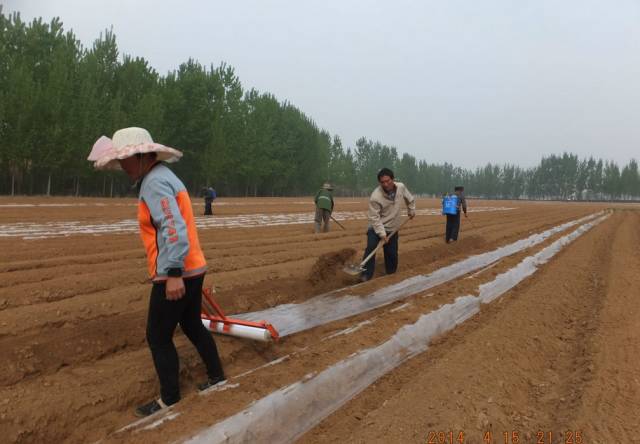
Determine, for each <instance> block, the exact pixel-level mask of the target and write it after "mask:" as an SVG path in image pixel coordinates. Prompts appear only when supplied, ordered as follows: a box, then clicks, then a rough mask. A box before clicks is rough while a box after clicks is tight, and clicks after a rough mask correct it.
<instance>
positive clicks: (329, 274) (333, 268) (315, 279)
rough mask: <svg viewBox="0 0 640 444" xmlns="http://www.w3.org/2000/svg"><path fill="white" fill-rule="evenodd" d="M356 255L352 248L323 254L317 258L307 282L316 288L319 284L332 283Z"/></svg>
mask: <svg viewBox="0 0 640 444" xmlns="http://www.w3.org/2000/svg"><path fill="white" fill-rule="evenodd" d="M355 254H356V250H354V249H353V248H344V249H342V250H340V251H335V252H331V253H325V254H323V255H322V256H320V257H319V258H318V260H317V261H316V263H315V264H314V265H313V267H311V273H309V277H308V278H307V281H309V283H311V285H312V286H314V287H316V286H319V285H321V284H325V285H326V284H328V283H330V282H334V281H335V280H336V277H337V275H338V272H339V270H341V269H342V267H344V265H345V264H346V263H347V261H349V260H350V259H351V258H352V257H353V256H354V255H355Z"/></svg>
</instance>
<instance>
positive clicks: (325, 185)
mask: <svg viewBox="0 0 640 444" xmlns="http://www.w3.org/2000/svg"><path fill="white" fill-rule="evenodd" d="M322 188H323V189H325V190H333V186H332V185H331V184H330V183H329V182H325V183H324V184H323V185H322Z"/></svg>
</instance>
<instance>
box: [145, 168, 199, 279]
mask: <svg viewBox="0 0 640 444" xmlns="http://www.w3.org/2000/svg"><path fill="white" fill-rule="evenodd" d="M138 223H139V224H140V236H141V237H142V243H143V244H144V248H145V250H146V251H147V265H148V268H149V275H150V276H151V279H152V280H153V281H154V282H158V281H164V280H166V279H167V276H169V275H172V276H173V275H174V274H175V273H174V271H176V270H180V271H181V273H179V274H181V275H182V277H185V278H186V277H193V276H199V275H202V274H204V272H205V271H206V268H207V263H206V261H205V260H204V254H202V250H201V249H200V242H199V241H198V232H197V231H196V223H195V218H194V217H193V210H192V208H191V199H190V198H189V193H188V192H187V189H186V187H185V186H184V184H183V183H182V181H180V179H178V177H176V175H175V174H174V173H173V172H172V171H171V170H170V169H169V168H167V167H166V166H165V165H164V164H162V163H159V164H157V165H155V166H154V167H152V168H151V170H150V171H149V172H148V173H147V174H146V175H145V176H144V178H143V179H142V182H141V184H140V193H139V200H138ZM170 270H172V271H171V272H170Z"/></svg>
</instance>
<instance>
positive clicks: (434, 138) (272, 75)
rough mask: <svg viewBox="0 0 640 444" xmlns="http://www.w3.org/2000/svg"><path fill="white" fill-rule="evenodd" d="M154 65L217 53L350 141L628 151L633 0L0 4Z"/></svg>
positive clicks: (496, 149) (506, 154) (476, 157)
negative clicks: (101, 39)
mask: <svg viewBox="0 0 640 444" xmlns="http://www.w3.org/2000/svg"><path fill="white" fill-rule="evenodd" d="M0 3H2V4H3V5H4V13H5V14H6V13H8V12H12V11H20V12H21V14H22V16H23V18H24V19H27V20H31V19H32V18H34V17H43V18H45V19H47V20H48V19H50V18H52V17H54V16H59V17H60V18H61V19H62V21H63V23H64V25H65V29H73V31H74V32H75V34H76V36H77V37H78V38H79V39H80V40H81V41H82V42H83V44H84V45H85V46H91V44H92V42H93V40H94V39H95V38H96V37H97V36H98V35H99V33H100V32H101V31H102V30H104V29H105V28H109V27H113V30H114V32H115V34H116V38H117V42H118V45H119V48H120V52H121V54H123V53H125V54H131V55H135V56H141V57H144V58H145V59H147V60H148V61H149V62H150V64H151V66H153V67H154V68H155V69H156V70H157V71H158V72H160V73H161V74H165V73H166V72H167V71H168V70H172V69H175V68H177V66H178V65H179V64H180V63H182V62H184V61H186V60H187V59H188V58H189V57H193V58H195V59H197V60H198V61H199V62H201V63H203V64H205V65H209V64H214V65H216V66H217V65H218V64H219V63H220V62H222V61H225V62H227V63H228V64H230V65H231V66H233V67H234V68H235V69H236V72H237V74H238V75H239V77H240V79H241V81H242V83H243V85H244V87H245V89H249V88H251V87H255V88H257V89H258V90H260V91H265V92H270V93H273V94H274V95H275V96H276V97H278V99H280V100H288V101H289V102H291V103H293V104H294V105H296V106H297V107H299V108H300V109H301V110H302V111H303V112H305V113H306V114H307V115H309V116H310V117H311V118H313V119H314V120H315V122H316V123H317V124H318V126H320V127H321V128H324V129H326V130H327V131H329V132H330V133H331V134H332V135H333V134H337V135H339V136H340V137H341V138H342V141H343V144H344V145H345V146H353V145H354V144H355V141H356V139H357V138H359V137H361V136H366V137H368V138H370V139H374V140H379V141H381V142H383V143H386V144H388V145H393V146H396V147H397V148H398V150H399V151H400V152H408V153H410V154H413V155H415V156H416V157H418V158H419V159H425V160H427V161H429V162H444V161H448V162H451V163H453V164H455V165H459V166H463V167H475V166H478V165H482V164H485V163H486V162H488V161H491V162H500V163H503V162H509V163H516V164H519V165H522V166H532V165H534V164H535V163H537V161H538V160H539V159H540V157H541V156H542V155H545V154H551V153H561V152H562V151H564V150H568V151H572V152H575V153H578V154H579V155H580V156H589V155H594V156H597V157H603V158H605V159H612V160H615V161H617V162H618V163H620V164H623V163H627V162H628V160H629V159H630V158H632V157H635V158H639V157H640V156H639V155H638V150H639V149H640V83H639V82H640V0H613V1H611V0H609V1H590V0H575V1H574V0H565V1H557V0H548V1H547V0H532V1H513V0H504V1H498V0H467V1H456V0H441V1H426V0H423V1H399V0H394V1H386V2H376V1H350V0H342V1H306V0H297V1H293V0H291V1H269V0H252V1H242V0H236V1H224V2H220V1H205V0H180V1H178V0H174V1H163V0H155V1H151V0H135V1H133V0H132V1H123V0H108V1H102V0H100V1H98V0H0Z"/></svg>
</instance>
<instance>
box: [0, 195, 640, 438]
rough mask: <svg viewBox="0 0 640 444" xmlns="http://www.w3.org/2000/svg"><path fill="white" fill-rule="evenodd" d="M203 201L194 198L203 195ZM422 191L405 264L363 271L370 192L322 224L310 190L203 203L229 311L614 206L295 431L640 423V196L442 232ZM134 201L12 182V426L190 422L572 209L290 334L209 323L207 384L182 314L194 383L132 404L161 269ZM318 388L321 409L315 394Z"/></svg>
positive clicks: (208, 241) (322, 433)
mask: <svg viewBox="0 0 640 444" xmlns="http://www.w3.org/2000/svg"><path fill="white" fill-rule="evenodd" d="M194 206H195V212H196V213H198V214H200V213H201V212H202V205H201V204H200V202H195V204H194ZM417 206H418V209H419V210H421V211H420V212H419V215H418V216H417V217H416V218H415V219H414V220H413V221H412V222H410V223H409V224H408V225H407V226H406V228H405V229H404V230H403V231H402V232H401V233H400V266H399V270H398V272H397V273H396V274H394V275H389V276H385V275H384V272H383V270H384V267H383V266H382V262H383V259H382V255H381V254H380V255H379V256H378V271H377V274H376V276H375V278H374V279H373V280H372V281H369V282H367V283H365V284H358V283H357V281H356V280H354V278H352V277H349V276H347V275H345V274H344V273H342V272H341V268H342V266H343V265H344V264H345V263H350V262H359V261H360V260H361V258H362V252H363V249H364V246H365V241H366V237H365V231H366V225H367V222H366V219H365V218H364V214H365V211H366V208H367V203H366V199H337V201H336V213H335V215H336V217H337V218H338V219H339V220H340V222H341V223H342V224H343V225H344V226H345V228H346V230H342V229H340V228H339V227H338V226H337V225H336V224H333V225H332V230H331V232H330V233H323V234H314V233H313V224H312V217H313V216H312V213H313V203H312V202H311V199H309V198H291V199H276V198H273V199H269V198H263V199H219V200H218V201H216V205H214V213H215V215H214V216H212V217H211V216H210V217H208V218H205V217H203V216H199V217H198V224H199V226H200V229H199V236H200V241H201V245H202V247H203V250H204V253H205V256H206V258H207V261H208V273H207V277H206V283H207V284H208V285H212V286H214V287H215V290H216V298H217V301H218V302H219V303H220V305H221V306H222V308H223V309H225V311H226V312H227V313H229V314H240V313H247V312H255V311H260V310H266V309H269V308H275V307H279V306H283V304H300V303H303V302H305V301H310V300H314V298H315V297H317V296H318V295H323V294H326V293H332V292H335V291H338V293H336V294H338V297H339V295H340V294H341V293H340V291H349V292H350V294H355V295H357V296H358V297H361V298H366V297H367V296H368V295H370V294H372V293H374V292H375V291H376V290H380V289H384V288H386V287H389V286H391V285H393V284H400V283H402V282H405V281H406V280H407V279H411V278H413V277H415V276H420V275H429V274H430V273H433V272H436V271H437V270H439V269H442V268H443V267H447V266H450V265H453V264H456V263H458V262H460V261H463V260H464V259H466V258H468V257H470V256H473V255H480V254H483V253H486V252H489V251H493V250H496V249H497V248H499V247H502V246H505V245H508V244H511V243H513V242H516V241H518V240H521V239H524V238H527V237H529V236H531V235H533V234H536V233H542V232H544V231H545V230H549V229H552V228H553V227H557V226H559V225H561V224H564V223H567V222H571V221H575V220H577V219H580V218H583V217H585V216H589V215H594V214H596V213H597V214H606V215H608V217H607V218H606V219H605V220H603V221H602V222H601V223H598V224H597V225H595V226H594V227H593V228H591V229H590V230H588V231H586V232H585V233H584V234H583V235H581V236H580V237H578V238H577V239H576V240H575V241H573V242H571V243H569V244H568V245H566V246H565V247H564V248H563V249H562V250H561V251H560V252H559V253H558V254H557V255H555V256H554V257H553V258H551V260H550V261H549V262H548V263H545V264H543V265H541V266H540V267H539V270H538V271H537V272H536V273H535V274H533V275H532V276H530V277H528V278H526V279H525V280H523V281H522V282H521V283H519V284H518V285H516V286H515V287H513V288H511V289H510V290H508V291H507V292H506V293H505V294H504V295H503V296H502V297H501V298H499V299H497V300H495V301H493V302H491V303H489V304H486V305H483V306H482V309H481V310H480V312H479V313H477V314H475V315H474V316H473V317H471V318H470V319H468V320H466V322H464V323H462V324H461V325H459V326H458V327H456V328H455V329H453V330H451V331H449V332H447V333H443V334H442V335H439V336H438V337H437V338H435V339H434V340H433V341H431V343H430V344H429V348H428V349H427V350H426V351H423V352H420V353H417V354H415V356H412V357H411V358H410V359H406V360H404V361H403V362H402V363H401V364H400V365H397V366H394V367H393V368H391V369H390V370H389V371H388V372H386V373H385V374H384V376H382V377H380V378H378V379H376V380H375V382H374V383H372V384H370V385H369V386H368V387H367V388H366V389H364V390H363V391H361V392H359V394H358V395H357V396H355V397H353V398H352V399H349V400H346V401H347V402H343V403H341V404H339V405H336V406H335V408H333V409H331V411H328V412H327V414H326V415H324V416H323V420H322V421H320V422H317V421H316V422H315V423H313V424H309V425H307V426H305V427H302V426H300V430H299V431H298V432H296V434H295V439H298V440H300V441H301V442H308V443H316V442H392V443H394V442H398V443H405V442H406V443H411V442H416V443H428V442H429V443H430V442H433V443H444V442H447V443H449V442H451V443H452V444H453V443H454V442H460V441H458V440H459V439H463V441H462V442H467V443H474V442H477V443H483V442H488V441H487V439H488V438H491V439H492V441H490V442H494V443H503V442H509V443H516V442H520V443H524V442H527V443H529V442H531V443H536V442H543V443H550V442H553V443H556V442H558V443H560V442H562V443H564V442H573V443H576V444H577V443H578V442H584V443H593V442H603V443H612V442H622V443H628V442H640V438H639V437H638V430H640V419H639V418H640V322H638V315H639V314H640V253H639V251H640V228H638V227H640V211H638V208H637V207H634V206H631V205H630V206H624V205H618V206H617V207H616V206H613V207H611V206H606V205H602V204H582V203H557V202H548V203H537V202H535V203H534V202H520V201H481V200H470V202H469V208H470V210H471V212H470V213H469V219H468V220H465V219H463V221H462V229H461V236H460V240H459V241H458V242H456V243H452V244H445V243H444V238H443V237H444V236H443V233H444V220H443V217H442V216H439V215H438V214H437V213H438V201H436V200H430V199H419V200H418V205H417ZM603 211H604V212H605V213H600V212H603ZM135 213H136V208H135V200H134V199H66V198H58V199H43V198H40V199H37V198H33V199H27V198H22V199H20V198H14V199H9V198H3V199H0V356H1V357H2V365H1V366H0V432H1V435H0V436H2V438H1V439H0V440H1V441H2V442H11V443H13V442H36V441H39V442H42V441H43V440H45V441H46V442H96V441H103V442H141V443H142V442H144V443H148V442H176V441H182V440H185V439H189V438H191V437H194V436H197V434H198V433H200V432H201V431H203V430H206V429H207V428H208V427H211V426H213V425H215V424H216V423H220V422H221V421H223V420H225V419H226V418H230V417H232V416H233V415H236V414H238V413H239V412H242V411H243V410H244V409H246V408H247V407H249V406H251V405H252V403H254V402H256V401H258V400H260V399H262V398H264V397H266V396H268V395H270V394H271V393H273V392H274V391H277V390H279V389H281V388H283V387H286V386H288V385H290V384H294V383H296V382H298V381H303V380H305V378H310V377H312V376H310V375H314V374H318V373H319V372H322V371H323V370H325V369H327V368H329V367H331V366H334V365H335V364H337V363H340V362H341V361H343V360H345V359H348V358H349V357H350V356H353V355H354V354H357V353H359V352H361V351H362V350H366V349H369V348H372V347H376V346H378V345H380V344H382V343H384V342H385V341H387V340H388V339H389V338H390V337H392V336H393V335H394V334H395V333H396V332H398V330H399V329H400V328H402V327H403V326H405V325H410V324H412V323H415V322H416V321H417V320H418V318H419V317H420V316H421V315H423V314H425V313H429V312H433V311H435V310H437V309H438V308H439V307H441V306H443V305H444V304H449V303H452V302H453V301H454V300H455V298H457V297H458V296H463V295H475V294H477V293H478V291H477V290H478V288H479V286H481V285H482V284H483V283H487V282H490V281H492V280H493V279H494V278H496V276H499V275H500V274H501V273H504V272H506V271H508V270H509V269H511V268H513V267H514V266H515V265H517V264H518V263H520V262H521V261H522V260H523V259H525V258H526V257H528V256H530V255H532V254H535V253H536V252H538V251H540V250H541V249H542V248H544V247H545V246H548V245H550V244H551V243H553V242H554V241H556V240H558V239H560V238H561V237H562V236H564V235H566V234H568V233H570V232H571V231H573V230H574V229H575V228H577V227H578V226H579V224H578V225H575V226H573V227H570V228H567V229H565V230H561V231H558V232H555V233H553V234H552V235H550V236H549V237H548V238H545V239H544V241H542V242H540V243H539V244H537V245H535V246H532V247H530V248H525V249H522V250H521V251H518V252H516V253H515V254H510V255H507V256H505V257H504V258H501V259H500V260H498V261H496V262H494V263H491V264H490V265H489V266H487V267H483V268H481V269H479V270H474V271H473V272H469V273H467V274H465V275H463V276H459V277H456V278H455V279H452V280H449V281H448V282H445V283H441V284H438V285H435V286H433V287H432V288H429V289H428V290H425V291H421V292H416V293H414V294H411V295H408V296H407V297H406V298H403V299H402V300H397V301H395V302H393V303H390V304H387V305H384V306H381V307H378V308H375V309H372V310H369V311H366V312H363V313H360V314H357V315H353V316H349V317H346V318H343V319H338V320H335V321H332V322H328V323H325V324H322V325H319V326H316V327H314V328H310V329H304V330H302V331H299V332H297V333H293V334H291V335H287V336H285V337H283V338H282V339H281V340H280V341H279V342H277V343H257V342H252V341H249V340H243V339H238V338H232V337H223V336H216V337H215V338H216V342H217V344H218V348H219V350H220V353H221V357H222V361H223V365H224V367H225V371H226V374H227V376H228V377H229V381H228V383H227V384H226V385H225V386H223V387H222V388H221V389H219V390H211V391H210V392H209V393H207V392H205V393H201V394H199V393H197V391H196V389H195V385H196V383H197V382H200V381H202V380H203V379H204V378H205V373H204V367H203V365H202V364H201V362H200V361H199V358H198V356H197V354H196V352H195V350H194V349H193V347H192V346H191V344H190V343H189V342H188V341H187V339H186V338H185V337H184V335H183V334H182V333H181V332H180V331H179V330H178V332H177V333H176V336H175V342H176V346H177V348H178V353H179V355H180V359H181V361H180V363H181V384H182V397H183V399H182V401H181V402H180V403H178V404H176V405H175V406H173V407H172V408H171V414H170V415H167V414H166V413H163V414H162V415H161V416H159V417H157V418H156V419H154V418H151V419H150V420H148V421H142V422H138V423H134V422H135V421H136V418H135V417H134V415H133V409H134V408H135V407H136V406H137V405H139V404H141V403H144V402H147V401H149V400H150V399H153V397H155V396H157V395H158V390H159V388H158V382H157V379H156V375H155V372H154V369H153V365H152V362H151V356H150V353H149V351H148V348H147V345H146V342H145V324H146V311H147V306H148V296H149V292H150V284H149V283H148V280H147V276H146V265H145V263H146V261H145V258H144V252H143V249H142V246H141V242H140V239H139V237H138V234H137V231H136V225H135V221H134V218H135ZM332 294H333V293H332ZM267 320H268V319H267ZM305 408H308V409H309V412H312V411H313V409H314V404H313V402H310V403H309V405H308V407H305ZM273 414H274V415H278V412H273ZM132 424H133V425H132ZM292 428H295V425H294V424H292ZM578 437H579V439H580V440H581V441H578V440H577V439H578ZM569 438H571V439H573V441H568V439H569ZM243 439H244V440H245V441H247V442H249V441H251V439H247V438H246V437H245V438H243ZM505 439H506V441H505ZM203 442H204V441H203ZM210 442H215V441H210ZM229 442H236V441H234V440H233V439H229ZM253 442H260V441H259V440H253Z"/></svg>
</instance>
